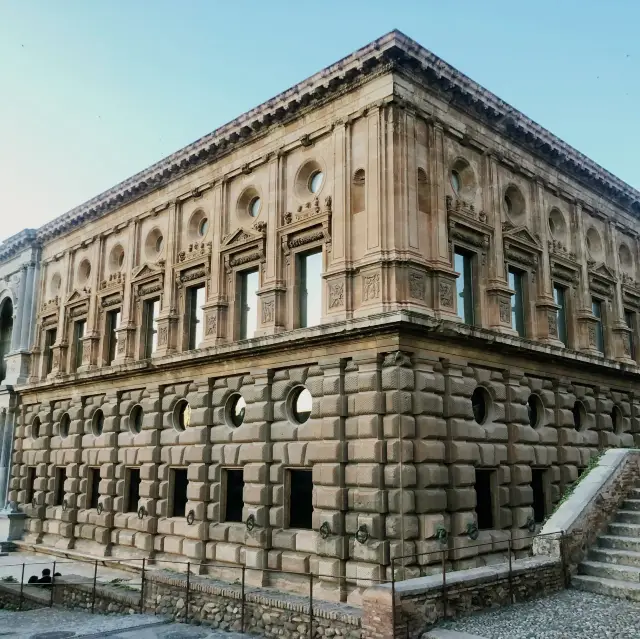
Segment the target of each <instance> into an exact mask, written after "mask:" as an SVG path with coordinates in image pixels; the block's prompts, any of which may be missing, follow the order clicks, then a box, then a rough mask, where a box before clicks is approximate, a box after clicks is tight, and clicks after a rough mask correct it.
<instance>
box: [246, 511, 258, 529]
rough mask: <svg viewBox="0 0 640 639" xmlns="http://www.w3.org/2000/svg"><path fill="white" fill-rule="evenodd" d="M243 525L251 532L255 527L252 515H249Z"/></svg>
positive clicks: (254, 519)
mask: <svg viewBox="0 0 640 639" xmlns="http://www.w3.org/2000/svg"><path fill="white" fill-rule="evenodd" d="M245 526H246V527H247V530H248V531H249V532H251V531H252V530H253V529H254V528H255V527H256V518H255V517H254V516H253V515H249V516H248V517H247V521H246V522H245Z"/></svg>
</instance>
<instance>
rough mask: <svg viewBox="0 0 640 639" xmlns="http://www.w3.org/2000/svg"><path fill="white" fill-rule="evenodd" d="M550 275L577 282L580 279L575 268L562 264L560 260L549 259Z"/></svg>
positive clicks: (572, 282) (573, 282)
mask: <svg viewBox="0 0 640 639" xmlns="http://www.w3.org/2000/svg"><path fill="white" fill-rule="evenodd" d="M551 276H552V278H554V279H559V280H563V281H565V282H570V283H571V284H577V283H578V282H579V281H580V272H579V271H578V270H577V267H576V269H574V268H572V267H569V266H568V265H565V264H562V263H561V262H556V261H553V260H552V261H551Z"/></svg>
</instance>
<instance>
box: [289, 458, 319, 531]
mask: <svg viewBox="0 0 640 639" xmlns="http://www.w3.org/2000/svg"><path fill="white" fill-rule="evenodd" d="M288 474H289V528H305V529H309V530H311V528H312V527H313V523H312V515H313V479H312V476H311V471H310V470H289V471H288Z"/></svg>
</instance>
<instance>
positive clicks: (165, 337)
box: [158, 326, 169, 346]
mask: <svg viewBox="0 0 640 639" xmlns="http://www.w3.org/2000/svg"><path fill="white" fill-rule="evenodd" d="M168 341H169V328H168V327H167V326H161V327H160V328H159V329H158V346H166V345H167V342H168Z"/></svg>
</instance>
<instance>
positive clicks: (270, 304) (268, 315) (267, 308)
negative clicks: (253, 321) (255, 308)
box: [262, 300, 276, 324]
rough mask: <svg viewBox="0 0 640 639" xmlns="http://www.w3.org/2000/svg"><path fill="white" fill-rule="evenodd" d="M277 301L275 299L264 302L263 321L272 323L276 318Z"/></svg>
mask: <svg viewBox="0 0 640 639" xmlns="http://www.w3.org/2000/svg"><path fill="white" fill-rule="evenodd" d="M275 306H276V304H275V302H274V301H273V300H269V301H265V302H262V323H263V324H270V323H271V322H273V321H274V319H275Z"/></svg>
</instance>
